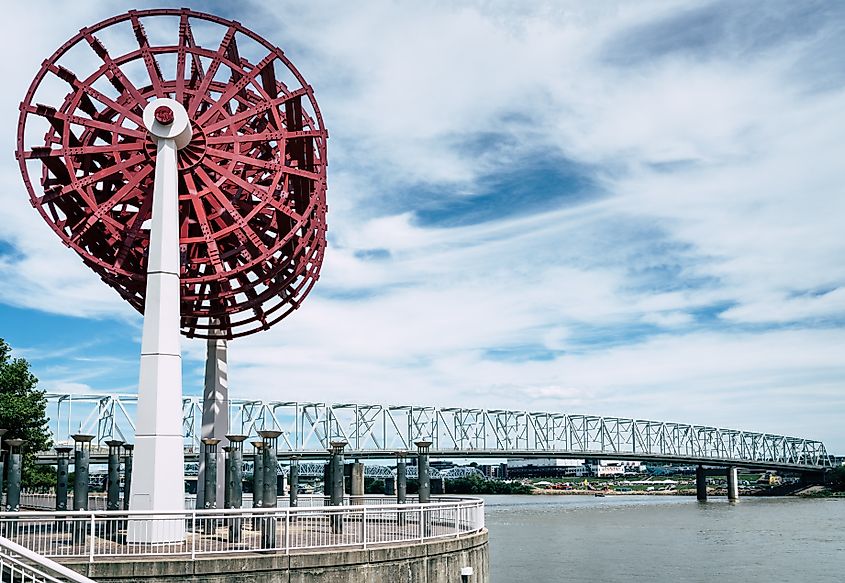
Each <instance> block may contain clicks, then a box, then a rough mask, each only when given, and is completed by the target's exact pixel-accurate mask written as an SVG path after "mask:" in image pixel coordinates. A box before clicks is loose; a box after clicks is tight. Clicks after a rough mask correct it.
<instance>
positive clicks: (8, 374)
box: [0, 338, 53, 488]
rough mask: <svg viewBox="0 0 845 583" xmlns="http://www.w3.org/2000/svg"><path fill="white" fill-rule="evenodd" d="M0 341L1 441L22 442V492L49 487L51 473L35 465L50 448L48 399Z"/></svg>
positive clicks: (26, 366)
mask: <svg viewBox="0 0 845 583" xmlns="http://www.w3.org/2000/svg"><path fill="white" fill-rule="evenodd" d="M11 352H12V349H11V347H10V346H9V345H8V344H6V341H5V340H3V339H2V338H0V428H3V429H8V432H7V433H6V435H5V436H4V439H13V438H17V439H25V440H26V443H25V444H24V448H23V451H24V459H23V475H22V479H21V481H22V483H23V486H24V487H25V488H29V487H34V486H44V485H51V484H52V481H51V479H50V470H49V469H48V468H43V467H37V466H36V465H35V454H36V452H39V451H44V450H46V449H48V448H49V447H51V446H52V445H53V443H52V441H51V439H50V434H49V432H48V430H47V423H48V421H49V419H48V418H47V399H46V398H45V397H44V391H41V390H39V389H38V379H37V378H35V375H34V374H32V372H30V370H29V363H28V362H27V361H26V359H24V358H11V356H10V355H11Z"/></svg>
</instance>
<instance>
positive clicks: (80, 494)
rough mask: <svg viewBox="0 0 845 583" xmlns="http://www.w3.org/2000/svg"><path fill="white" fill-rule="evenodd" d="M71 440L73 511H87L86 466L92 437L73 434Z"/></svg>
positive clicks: (89, 457)
mask: <svg viewBox="0 0 845 583" xmlns="http://www.w3.org/2000/svg"><path fill="white" fill-rule="evenodd" d="M71 437H72V438H73V449H74V451H73V509H74V510H88V466H89V464H90V463H91V442H92V441H93V440H94V436H93V435H88V434H85V433H75V434H73V435H71Z"/></svg>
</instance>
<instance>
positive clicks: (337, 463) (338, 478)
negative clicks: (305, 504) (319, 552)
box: [329, 440, 346, 533]
mask: <svg viewBox="0 0 845 583" xmlns="http://www.w3.org/2000/svg"><path fill="white" fill-rule="evenodd" d="M329 445H330V446H331V448H330V449H329V452H331V456H332V457H331V461H330V462H329V464H330V468H331V469H330V471H329V475H330V477H331V498H330V499H329V503H330V504H331V505H332V506H342V505H343V449H344V448H345V447H346V441H343V440H337V441H332V442H331V443H330V444H329ZM332 532H334V533H342V532H343V516H342V515H341V514H340V513H339V512H334V513H332Z"/></svg>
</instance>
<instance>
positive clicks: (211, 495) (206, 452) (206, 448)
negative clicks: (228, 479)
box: [202, 437, 220, 509]
mask: <svg viewBox="0 0 845 583" xmlns="http://www.w3.org/2000/svg"><path fill="white" fill-rule="evenodd" d="M218 443H220V440H219V439H217V438H215V437H206V438H205V439H203V440H202V445H203V456H204V458H205V476H204V480H203V485H202V491H203V508H205V509H212V508H217V444H218Z"/></svg>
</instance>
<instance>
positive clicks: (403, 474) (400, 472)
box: [396, 451, 408, 504]
mask: <svg viewBox="0 0 845 583" xmlns="http://www.w3.org/2000/svg"><path fill="white" fill-rule="evenodd" d="M407 497H408V462H407V461H406V460H405V452H403V451H401V452H397V453H396V503H397V504H404V503H405V501H406V499H407Z"/></svg>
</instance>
